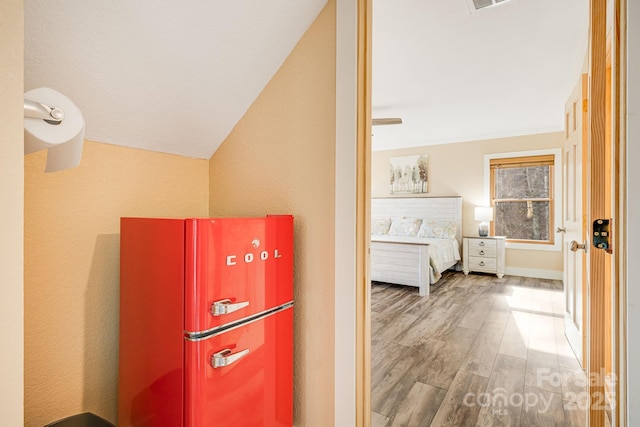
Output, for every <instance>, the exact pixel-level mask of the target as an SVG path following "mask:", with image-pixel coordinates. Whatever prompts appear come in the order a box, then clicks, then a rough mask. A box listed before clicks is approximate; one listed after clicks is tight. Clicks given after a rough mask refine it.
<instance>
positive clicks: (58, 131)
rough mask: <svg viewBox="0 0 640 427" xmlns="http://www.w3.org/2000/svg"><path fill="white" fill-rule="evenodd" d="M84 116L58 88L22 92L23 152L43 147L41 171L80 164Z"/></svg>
mask: <svg viewBox="0 0 640 427" xmlns="http://www.w3.org/2000/svg"><path fill="white" fill-rule="evenodd" d="M83 142H84V118H83V117H82V113H81V112H80V109H78V107H76V106H75V104H74V103H73V102H71V100H70V99H69V98H67V97H66V96H64V95H63V94H61V93H60V92H57V91H55V90H53V89H49V88H46V87H41V88H38V89H33V90H30V91H28V92H26V93H25V94H24V154H29V153H33V152H35V151H39V150H44V149H47V150H48V152H47V165H46V167H45V172H56V171H59V170H63V169H68V168H72V167H75V166H78V164H80V158H81V157H82V144H83Z"/></svg>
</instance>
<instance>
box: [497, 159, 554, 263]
mask: <svg viewBox="0 0 640 427" xmlns="http://www.w3.org/2000/svg"><path fill="white" fill-rule="evenodd" d="M550 155H551V156H553V166H552V169H551V173H550V175H551V177H550V178H551V181H550V187H551V188H550V189H549V190H550V192H549V202H550V206H549V209H550V224H549V225H550V227H551V228H550V229H549V237H550V240H549V241H529V240H515V239H507V242H506V247H507V248H511V249H527V250H539V251H561V250H562V238H561V237H559V236H556V235H555V234H556V231H555V227H556V226H557V224H561V223H562V149H560V148H557V149H546V150H533V151H516V152H509V153H493V154H485V156H484V173H485V179H484V185H485V188H484V204H485V205H486V206H493V199H492V197H493V189H492V188H491V184H492V183H491V161H492V160H500V159H513V158H531V157H541V156H550ZM514 163H515V162H514ZM493 227H494V225H493V222H492V223H491V230H492V231H493Z"/></svg>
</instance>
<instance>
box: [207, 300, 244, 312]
mask: <svg viewBox="0 0 640 427" xmlns="http://www.w3.org/2000/svg"><path fill="white" fill-rule="evenodd" d="M248 305H249V301H242V302H236V303H231V300H230V299H223V300H220V301H216V302H214V303H213V304H211V314H212V315H214V316H221V315H223V314H229V313H233V312H234V311H237V310H240V309H241V308H244V307H246V306H248Z"/></svg>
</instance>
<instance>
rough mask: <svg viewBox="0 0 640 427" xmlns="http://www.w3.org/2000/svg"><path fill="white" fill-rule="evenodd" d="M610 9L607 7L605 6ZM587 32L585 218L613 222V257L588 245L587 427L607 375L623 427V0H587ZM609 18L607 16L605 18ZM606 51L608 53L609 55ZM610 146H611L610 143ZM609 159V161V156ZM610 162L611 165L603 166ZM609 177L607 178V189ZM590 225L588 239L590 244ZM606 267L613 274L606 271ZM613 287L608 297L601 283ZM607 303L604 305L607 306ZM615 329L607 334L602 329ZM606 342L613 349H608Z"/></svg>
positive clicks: (599, 420)
mask: <svg viewBox="0 0 640 427" xmlns="http://www.w3.org/2000/svg"><path fill="white" fill-rule="evenodd" d="M608 5H611V7H610V8H608ZM589 6H590V7H589V10H590V25H589V28H590V34H589V52H588V56H589V114H588V116H589V138H588V140H589V143H588V159H589V161H588V172H587V173H588V218H589V221H590V223H591V222H593V221H594V220H595V219H598V218H608V217H609V215H608V212H607V211H606V206H607V204H608V203H610V206H611V212H610V214H611V216H613V218H614V220H615V223H614V224H613V226H614V228H613V233H612V235H613V247H612V249H613V254H612V255H610V254H608V253H607V252H605V251H604V250H601V249H597V248H595V247H594V246H593V245H592V244H590V245H589V254H588V257H587V259H588V261H587V262H588V264H589V265H588V268H587V269H588V284H589V286H588V293H587V298H588V303H587V306H588V309H587V319H588V343H587V346H588V352H587V354H588V357H587V375H588V379H589V381H588V388H589V389H588V391H589V412H588V413H589V420H588V421H589V425H590V426H597V427H601V426H604V425H605V417H606V414H605V406H604V403H605V402H606V400H607V399H606V396H605V392H606V387H605V375H607V374H610V373H611V374H613V376H614V378H615V379H616V383H615V388H614V392H615V396H614V398H613V403H614V404H615V407H614V408H613V411H612V416H613V418H614V422H615V423H616V425H626V422H625V419H626V417H625V415H624V414H625V410H626V408H625V407H624V406H622V407H621V404H620V403H621V402H624V401H625V400H626V385H625V382H624V378H623V377H622V375H621V373H622V372H624V370H625V358H624V357H623V353H622V352H621V349H624V348H625V344H626V342H625V335H624V332H625V328H624V324H623V321H621V319H624V318H625V313H624V308H623V304H621V303H620V302H621V301H620V298H622V300H623V301H624V298H625V296H624V294H621V292H620V290H622V289H624V286H625V283H626V282H625V277H624V275H621V274H620V265H621V262H623V259H624V251H623V250H621V249H622V242H623V239H622V237H623V234H622V231H624V221H625V218H624V217H623V211H622V209H621V206H622V205H623V204H624V193H623V192H622V191H621V190H622V187H621V182H622V179H621V178H622V177H623V176H624V175H623V174H624V169H623V170H621V168H620V163H621V159H624V156H623V155H621V154H622V153H621V152H620V147H622V146H624V140H623V139H624V138H623V137H622V134H621V132H620V130H621V128H622V126H624V114H625V109H624V102H625V101H624V95H623V91H622V90H621V86H622V85H624V81H625V80H624V79H625V76H624V74H623V72H622V64H623V62H624V50H623V49H621V46H623V45H624V43H625V40H624V33H623V32H622V31H621V28H622V26H623V25H624V21H625V17H624V13H625V9H624V4H623V0H609V1H608V0H590V5H589ZM607 14H609V16H607ZM608 23H611V30H612V31H611V35H610V38H609V39H607V33H608V27H607V25H608ZM608 48H610V50H609V51H608ZM607 53H609V54H610V55H611V56H610V62H609V66H610V67H611V69H612V75H611V80H610V83H611V93H610V100H609V104H607ZM608 115H609V119H610V126H611V135H610V137H609V139H608V140H607V132H606V129H607V126H606V124H607V117H608ZM608 144H610V145H608ZM608 156H610V157H608ZM607 158H609V159H610V163H608V164H603V163H604V160H605V159H607ZM607 176H609V177H610V182H609V185H607ZM591 232H592V230H591V226H589V240H591V237H590V236H591V234H590V233H591ZM608 266H610V267H611V270H607V267H608ZM608 281H609V282H610V283H611V290H610V293H607V289H606V286H605V283H607V282H608ZM607 305H608V306H607ZM607 324H609V325H611V327H612V329H613V331H612V333H611V335H609V336H607V331H606V325H607ZM607 340H610V341H609V342H610V344H611V347H608V346H607V344H608V342H607ZM607 349H609V351H611V352H612V353H613V354H612V355H611V363H612V366H611V368H612V371H613V372H607V369H606V358H607V354H606V351H607Z"/></svg>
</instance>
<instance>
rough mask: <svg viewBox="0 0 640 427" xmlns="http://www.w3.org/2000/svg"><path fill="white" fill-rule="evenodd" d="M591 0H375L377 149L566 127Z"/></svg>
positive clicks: (556, 129) (373, 76)
mask: <svg viewBox="0 0 640 427" xmlns="http://www.w3.org/2000/svg"><path fill="white" fill-rule="evenodd" d="M587 28H588V1H587V0H513V1H511V2H506V3H502V4H501V5H499V6H496V7H492V8H488V9H484V10H481V11H478V12H476V13H470V12H469V8H468V7H467V1H466V0H402V1H398V0H374V11H373V72H372V79H373V83H372V86H373V93H372V98H373V102H372V104H373V105H372V109H373V111H372V113H373V117H374V118H380V117H401V118H402V119H403V122H404V123H403V124H402V125H391V126H376V127H374V128H373V135H374V136H373V141H372V144H373V148H374V150H382V149H391V148H398V147H410V146H423V145H430V144H442V143H449V142H459V141H470V140H479V139H486V138H495V137H506V136H514V135H525V134H533V133H539V132H550V131H559V130H562V129H563V115H564V114H563V109H564V103H565V100H566V99H567V98H568V96H569V95H570V93H571V89H572V88H573V86H574V85H575V84H576V83H577V81H578V76H579V73H580V71H581V68H582V65H583V59H584V55H585V52H586V48H587Z"/></svg>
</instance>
